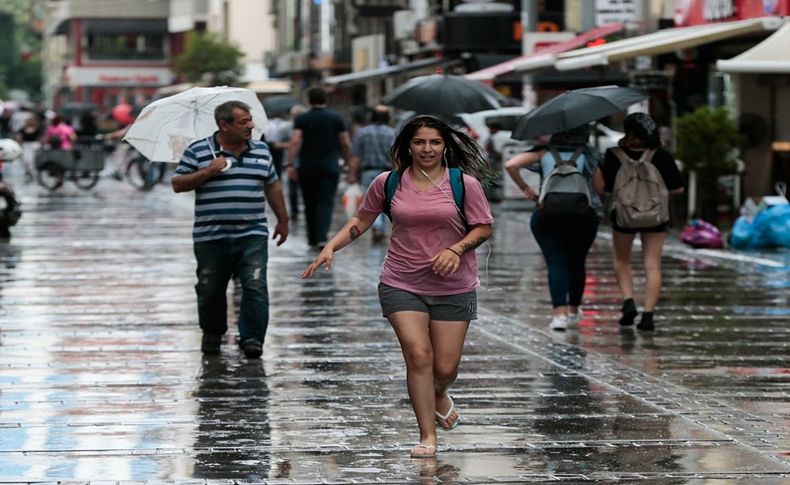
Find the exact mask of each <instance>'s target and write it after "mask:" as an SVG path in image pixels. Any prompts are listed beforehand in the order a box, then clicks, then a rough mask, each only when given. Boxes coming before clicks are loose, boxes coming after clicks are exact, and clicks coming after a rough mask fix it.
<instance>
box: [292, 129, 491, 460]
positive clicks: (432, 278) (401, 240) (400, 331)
mask: <svg viewBox="0 0 790 485" xmlns="http://www.w3.org/2000/svg"><path fill="white" fill-rule="evenodd" d="M390 155H391V160H392V164H393V171H397V172H398V174H399V175H400V178H399V180H400V183H399V186H398V187H397V190H396V192H395V194H394V197H393V198H392V200H391V201H390V203H389V212H390V214H391V216H392V232H391V236H390V244H389V248H388V250H387V256H386V258H385V259H384V264H383V266H382V269H381V274H380V281H379V285H378V293H379V301H380V303H381V309H382V314H383V315H384V317H386V318H387V320H388V321H389V323H390V325H392V328H393V329H394V331H395V335H396V336H397V338H398V341H399V342H400V346H401V350H402V352H403V357H404V360H405V362H406V383H407V388H408V391H409V397H410V399H411V404H412V407H413V409H414V413H415V415H416V418H417V425H418V427H419V431H420V440H419V444H418V445H416V446H415V447H414V448H412V449H411V456H412V457H415V458H426V457H433V456H435V455H436V451H437V437H436V426H437V424H438V425H439V426H440V427H441V428H442V429H444V430H451V429H453V428H455V427H456V426H457V425H458V423H459V421H460V419H461V415H460V413H459V411H458V409H456V407H455V403H454V402H453V399H452V397H451V396H450V394H449V389H450V387H451V386H452V385H453V383H454V382H455V380H456V377H457V374H458V367H459V363H460V361H461V354H462V351H463V345H464V340H465V338H466V332H467V329H468V328H469V322H470V321H471V320H474V319H476V318H477V294H476V291H477V290H476V289H477V287H478V286H479V280H478V278H477V260H476V257H475V248H477V247H478V246H480V245H481V244H483V243H484V242H485V241H486V240H487V239H488V238H489V237H491V233H492V224H493V217H492V215H491V209H490V207H489V206H488V201H487V200H486V197H485V194H484V192H483V187H482V185H481V181H483V182H489V181H493V180H494V178H495V176H496V174H495V172H494V171H493V170H492V169H491V167H490V165H489V164H488V161H487V159H486V156H485V153H484V152H483V151H482V149H481V148H480V146H479V145H478V144H477V143H476V142H475V141H474V140H472V139H471V138H470V137H469V136H468V135H466V134H465V133H462V132H459V131H457V130H455V129H453V128H452V127H450V126H449V125H448V124H447V123H445V122H444V121H442V120H440V119H439V118H437V117H434V116H416V117H414V118H412V119H410V120H409V121H407V122H406V123H405V125H404V126H403V128H402V129H401V130H400V132H399V133H398V135H397V136H396V138H395V142H394V144H393V146H392V149H391V152H390ZM456 167H459V168H461V169H462V170H463V174H462V177H463V184H464V190H465V196H464V201H463V208H461V207H458V206H457V205H456V203H455V198H454V197H453V194H452V188H451V184H450V172H451V170H452V171H454V170H455V168H456ZM458 173H460V172H458ZM388 176H389V172H385V173H382V174H379V175H378V176H377V177H376V178H375V179H374V180H373V182H372V183H371V185H370V187H369V188H368V190H367V191H366V193H365V196H364V198H363V201H362V205H361V207H360V208H359V211H358V212H357V215H355V216H354V217H352V218H351V219H350V220H349V221H348V222H347V223H346V224H345V226H344V227H343V228H342V229H341V230H340V232H338V233H337V234H336V235H335V236H334V237H333V238H332V239H331V240H330V241H329V242H328V243H327V245H326V247H324V249H323V250H322V251H321V252H320V253H319V254H318V256H317V257H316V258H315V260H314V261H313V262H312V263H311V264H310V265H308V267H307V268H306V269H305V270H304V272H303V273H302V277H303V278H309V277H311V276H313V275H314V274H315V272H316V271H317V270H318V268H320V267H323V268H324V269H325V270H329V269H330V267H331V265H332V262H333V260H334V253H335V252H337V251H339V250H340V249H342V248H343V247H345V246H347V245H348V244H351V243H352V242H353V241H355V240H356V239H358V238H359V237H360V236H361V235H362V234H363V233H364V232H365V231H367V230H368V229H369V228H370V227H371V226H372V225H373V221H374V220H375V219H376V217H378V215H379V214H381V213H382V212H384V210H385V205H386V203H387V200H386V199H387V196H386V187H385V184H386V180H387V179H388ZM462 209H463V210H462Z"/></svg>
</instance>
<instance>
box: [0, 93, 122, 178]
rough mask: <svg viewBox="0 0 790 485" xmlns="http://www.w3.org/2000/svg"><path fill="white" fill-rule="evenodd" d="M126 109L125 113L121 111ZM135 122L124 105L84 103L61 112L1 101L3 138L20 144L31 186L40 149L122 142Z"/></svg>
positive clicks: (0, 137) (0, 127) (68, 148)
mask: <svg viewBox="0 0 790 485" xmlns="http://www.w3.org/2000/svg"><path fill="white" fill-rule="evenodd" d="M127 106H128V107H129V110H128V112H126V113H122V112H121V111H120V110H118V108H120V107H124V108H125V107H127ZM132 120H133V117H132V107H131V105H129V104H128V103H125V102H121V103H120V104H119V105H117V106H115V107H114V108H112V109H110V108H107V109H102V108H100V107H98V106H95V105H92V104H90V103H84V104H79V105H74V106H66V107H65V108H64V109H63V110H61V111H55V110H51V109H44V108H41V107H36V106H34V105H31V104H28V103H21V104H20V103H16V102H9V101H7V102H5V103H2V102H0V139H4V138H7V139H12V140H15V141H17V142H18V143H19V144H20V145H21V147H22V156H21V161H22V165H23V167H24V174H25V175H24V177H25V179H24V180H25V182H26V183H28V182H31V181H33V179H34V178H35V175H36V165H35V160H36V154H37V153H38V152H39V151H40V150H42V149H48V150H50V149H51V150H66V151H73V150H74V149H75V148H76V146H77V144H79V143H94V142H95V140H96V137H97V135H104V136H105V137H106V138H107V139H110V140H119V139H120V138H121V137H122V136H123V132H124V129H125V128H126V127H128V126H129V124H131V122H132ZM1 177H2V171H1V170H0V178H1Z"/></svg>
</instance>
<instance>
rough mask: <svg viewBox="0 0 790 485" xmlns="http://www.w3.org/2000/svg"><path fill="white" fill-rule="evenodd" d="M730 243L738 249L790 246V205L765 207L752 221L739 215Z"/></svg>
mask: <svg viewBox="0 0 790 485" xmlns="http://www.w3.org/2000/svg"><path fill="white" fill-rule="evenodd" d="M730 244H731V245H732V247H734V248H736V249H759V248H771V247H776V246H781V247H786V248H790V205H787V204H784V205H775V206H773V207H768V208H766V209H763V210H762V211H760V212H759V213H758V214H757V216H756V217H755V218H754V220H751V221H750V220H749V219H748V218H746V217H744V216H741V217H739V218H738V219H737V220H736V221H735V225H734V226H733V228H732V235H731V236H730Z"/></svg>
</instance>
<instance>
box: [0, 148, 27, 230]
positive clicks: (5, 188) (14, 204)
mask: <svg viewBox="0 0 790 485" xmlns="http://www.w3.org/2000/svg"><path fill="white" fill-rule="evenodd" d="M21 156H22V147H20V146H19V143H17V142H16V141H14V140H12V139H10V138H4V139H2V140H0V173H2V164H3V163H5V162H10V161H12V160H16V159H17V158H19V157H21ZM3 203H4V205H3ZM20 217H22V209H21V208H20V204H19V201H18V200H17V198H16V194H15V193H14V189H13V188H11V186H10V185H9V184H7V183H5V182H3V181H0V239H8V238H10V237H11V231H10V228H11V227H12V226H15V225H16V223H17V222H19V218H20Z"/></svg>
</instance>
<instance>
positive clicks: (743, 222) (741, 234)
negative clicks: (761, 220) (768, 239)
mask: <svg viewBox="0 0 790 485" xmlns="http://www.w3.org/2000/svg"><path fill="white" fill-rule="evenodd" d="M751 226H752V218H750V217H747V216H740V217H738V218H737V219H735V223H734V224H733V225H732V232H731V233H730V246H731V247H733V248H735V249H749V244H750V237H751Z"/></svg>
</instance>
